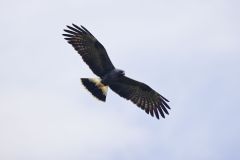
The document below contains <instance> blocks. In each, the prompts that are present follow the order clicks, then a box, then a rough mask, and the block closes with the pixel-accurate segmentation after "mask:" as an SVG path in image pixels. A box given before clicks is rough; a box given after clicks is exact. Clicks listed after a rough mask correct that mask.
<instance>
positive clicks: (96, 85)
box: [81, 78, 108, 102]
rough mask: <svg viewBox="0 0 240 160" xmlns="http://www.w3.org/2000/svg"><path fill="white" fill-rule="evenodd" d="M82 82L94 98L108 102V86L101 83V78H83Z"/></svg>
mask: <svg viewBox="0 0 240 160" xmlns="http://www.w3.org/2000/svg"><path fill="white" fill-rule="evenodd" d="M81 82H82V84H83V85H84V86H85V87H86V89H87V90H88V91H89V92H91V93H92V95H93V96H94V97H96V98H97V99H99V100H101V101H104V102H105V101H106V96H107V91H108V86H106V85H104V84H103V83H101V79H100V78H81Z"/></svg>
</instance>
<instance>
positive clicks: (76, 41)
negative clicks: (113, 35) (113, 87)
mask: <svg viewBox="0 0 240 160" xmlns="http://www.w3.org/2000/svg"><path fill="white" fill-rule="evenodd" d="M72 25H73V26H67V28H68V29H64V31H65V32H66V34H63V36H65V38H64V39H66V40H67V41H68V43H70V44H71V45H72V46H73V47H74V49H75V50H76V51H77V52H78V53H79V54H80V55H81V56H82V59H83V60H84V61H85V62H86V63H87V65H88V66H89V67H90V69H91V70H92V71H93V73H95V74H96V75H97V76H99V77H103V76H104V75H105V74H106V73H107V72H109V71H111V70H112V69H114V66H113V64H112V62H111V61H110V59H109V57H108V55H107V52H106V50H105V48H104V47H103V45H102V44H101V43H100V42H98V40H97V39H96V38H95V37H94V36H93V35H92V34H91V33H90V32H89V31H88V30H87V29H86V28H84V27H83V26H81V27H78V26H77V25H75V24H72Z"/></svg>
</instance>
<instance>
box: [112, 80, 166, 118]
mask: <svg viewBox="0 0 240 160" xmlns="http://www.w3.org/2000/svg"><path fill="white" fill-rule="evenodd" d="M110 88H111V89H112V90H113V91H114V92H116V93H117V94H118V95H120V96H121V97H124V98H126V99H127V100H131V101H132V102H133V103H135V104H136V105H137V106H138V107H140V108H141V109H143V110H145V112H146V113H147V114H149V113H150V114H151V116H154V115H155V116H156V118H157V119H159V113H160V115H161V116H162V117H163V118H165V115H164V114H168V110H167V109H170V107H169V106H168V104H167V103H166V102H169V101H168V100H167V99H166V98H164V97H163V96H161V95H160V94H159V93H157V92H156V91H154V90H153V89H152V88H150V87H149V86H148V85H146V84H144V83H142V82H138V81H135V80H133V79H130V78H128V77H126V76H123V77H122V78H121V79H120V80H118V81H117V82H114V83H113V84H111V85H110Z"/></svg>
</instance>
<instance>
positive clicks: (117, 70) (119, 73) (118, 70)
mask: <svg viewBox="0 0 240 160" xmlns="http://www.w3.org/2000/svg"><path fill="white" fill-rule="evenodd" d="M116 72H117V74H118V75H119V76H124V75H125V72H124V71H123V70H121V69H116Z"/></svg>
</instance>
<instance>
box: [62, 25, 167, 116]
mask: <svg viewBox="0 0 240 160" xmlns="http://www.w3.org/2000/svg"><path fill="white" fill-rule="evenodd" d="M67 28H68V29H64V31H65V32H66V33H65V34H63V36H64V37H65V38H64V39H66V40H67V42H68V43H70V44H71V45H72V46H73V47H74V49H75V50H76V51H77V52H78V53H79V54H80V55H81V56H82V59H83V61H85V62H86V64H87V65H88V66H89V67H90V69H91V70H92V71H93V73H94V74H96V75H97V76H98V77H99V78H81V81H82V84H83V85H84V86H85V87H86V88H87V90H88V91H90V92H91V93H92V95H93V96H95V97H96V98H98V99H99V100H101V101H104V102H105V101H106V95H107V91H108V87H110V88H111V89H112V90H113V91H114V92H116V93H117V94H118V95H120V96H121V97H123V98H126V99H127V100H131V101H132V102H133V103H135V104H136V105H137V106H138V107H140V108H141V109H143V110H145V112H146V113H147V114H149V113H150V114H151V116H154V115H155V117H156V118H157V119H159V114H160V115H161V116H162V117H163V118H165V114H168V109H170V107H169V106H168V104H167V103H166V102H169V101H168V100H167V99H166V98H164V97H163V96H162V95H160V94H159V93H157V92H156V91H155V90H153V89H152V88H151V87H149V86H148V85H146V84H144V83H142V82H138V81H136V80H133V79H131V78H128V77H127V76H125V73H124V71H123V70H120V69H116V68H115V67H114V65H113V64H112V62H111V60H110V59H109V57H108V54H107V52H106V50H105V48H104V47H103V45H102V44H101V43H100V42H99V41H98V40H97V39H96V38H95V37H94V36H93V35H92V34H91V33H90V32H89V31H88V30H87V29H86V28H85V27H83V26H81V27H79V26H77V25H75V24H72V26H67Z"/></svg>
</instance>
